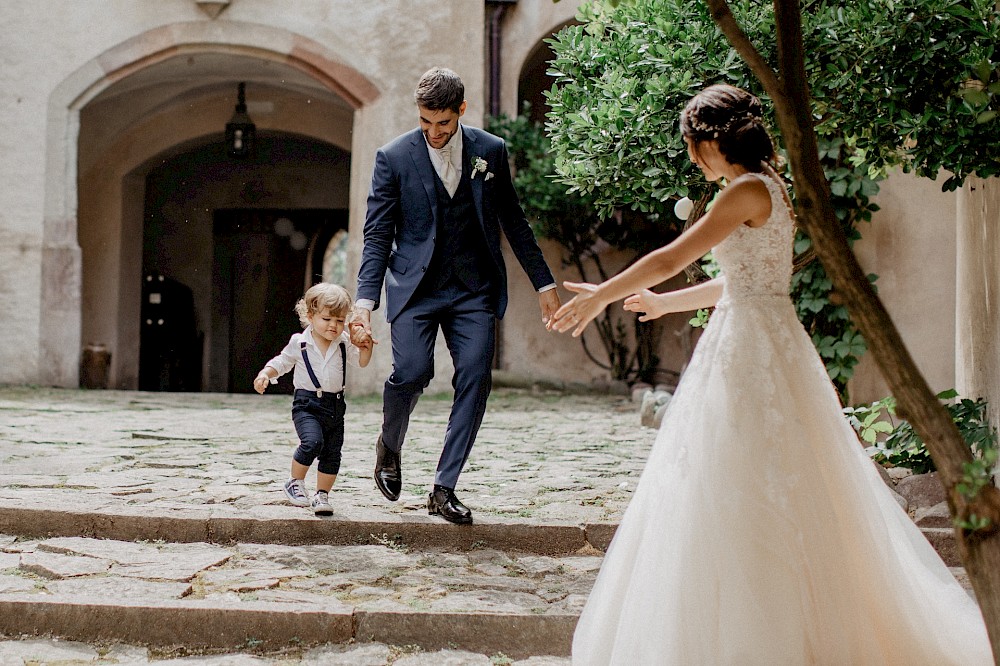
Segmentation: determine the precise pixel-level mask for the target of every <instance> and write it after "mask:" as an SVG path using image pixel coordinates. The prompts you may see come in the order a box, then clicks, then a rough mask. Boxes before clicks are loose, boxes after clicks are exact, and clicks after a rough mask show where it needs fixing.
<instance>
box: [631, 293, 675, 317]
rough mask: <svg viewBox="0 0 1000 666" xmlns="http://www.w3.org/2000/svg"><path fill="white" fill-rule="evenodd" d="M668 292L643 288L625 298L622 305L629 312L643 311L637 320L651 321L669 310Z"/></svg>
mask: <svg viewBox="0 0 1000 666" xmlns="http://www.w3.org/2000/svg"><path fill="white" fill-rule="evenodd" d="M669 300H670V293H669V292H667V293H664V294H657V293H655V292H652V291H650V290H649V289H643V290H642V291H640V292H639V293H638V294H632V295H631V296H629V297H628V298H626V299H625V305H624V306H623V307H624V308H625V309H626V310H628V311H629V312H644V313H645V314H643V315H640V317H639V321H652V320H653V319H658V318H660V317H662V316H663V315H665V314H668V313H669V312H670V308H669V306H668V302H669Z"/></svg>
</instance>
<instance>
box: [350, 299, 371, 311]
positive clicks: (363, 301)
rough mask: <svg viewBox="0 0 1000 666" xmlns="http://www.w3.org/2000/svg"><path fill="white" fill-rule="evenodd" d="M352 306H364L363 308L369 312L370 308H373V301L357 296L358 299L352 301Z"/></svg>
mask: <svg viewBox="0 0 1000 666" xmlns="http://www.w3.org/2000/svg"><path fill="white" fill-rule="evenodd" d="M354 307H355V308H364V309H365V310H368V311H369V312H371V311H372V310H374V309H375V301H373V300H371V299H370V298H359V299H358V300H356V301H354Z"/></svg>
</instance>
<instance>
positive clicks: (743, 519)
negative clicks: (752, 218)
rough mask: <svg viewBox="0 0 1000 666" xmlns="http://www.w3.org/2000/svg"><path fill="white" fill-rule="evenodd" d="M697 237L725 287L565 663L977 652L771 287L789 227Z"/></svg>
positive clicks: (859, 659)
mask: <svg viewBox="0 0 1000 666" xmlns="http://www.w3.org/2000/svg"><path fill="white" fill-rule="evenodd" d="M759 176H760V178H761V180H762V181H763V182H764V183H765V184H766V185H767V187H768V190H769V191H770V193H771V208H772V213H771V216H770V217H769V218H768V221H767V222H766V223H765V224H764V225H762V226H760V227H757V228H750V227H747V226H741V227H740V228H739V229H737V230H736V231H734V232H733V233H732V234H731V235H730V236H729V237H728V238H726V239H725V240H724V241H723V242H722V243H720V244H719V245H718V247H716V248H715V258H716V259H717V260H718V263H719V266H720V267H721V268H722V272H723V274H724V275H725V279H726V286H725V290H724V292H723V296H722V298H721V299H720V301H719V304H718V307H717V308H716V310H715V312H714V313H713V314H712V318H711V320H710V322H709V324H708V327H707V328H706V329H705V331H704V333H703V335H702V337H701V339H700V341H699V342H698V345H697V348H696V350H695V352H694V355H693V356H692V358H691V362H690V364H689V366H688V368H687V370H686V372H685V374H684V377H683V379H682V381H681V383H680V386H679V387H678V389H677V392H676V394H675V396H674V399H673V401H672V402H671V404H670V407H669V408H668V411H667V413H666V414H665V416H664V419H663V423H662V426H661V427H660V431H659V434H658V436H657V438H656V443H655V445H654V446H653V448H652V451H651V452H650V455H649V460H648V461H647V463H646V467H645V470H644V471H643V473H642V477H641V479H640V481H639V484H638V487H637V488H636V491H635V495H634V497H633V498H632V501H631V503H630V504H629V506H628V509H627V510H626V511H625V515H624V517H623V518H622V521H621V526H620V527H619V528H618V531H617V533H616V535H615V538H614V541H613V542H612V544H611V547H610V548H609V549H608V553H607V556H606V557H605V561H604V564H603V567H602V568H601V572H600V574H599V576H598V578H597V582H596V584H595V585H594V588H593V591H592V593H591V595H590V597H589V599H588V601H587V605H586V608H585V609H584V611H583V614H582V616H581V618H580V621H579V623H578V625H577V628H576V634H575V636H574V639H573V664H575V665H577V666H584V665H589V664H600V665H604V664H620V665H622V666H645V665H648V664H670V665H677V666H716V665H727V666H728V665H734V666H737V665H738V666H747V665H751V664H760V665H763V666H784V665H799V664H829V665H831V666H846V665H858V666H876V665H881V664H900V665H906V666H914V665H925V664H926V665H928V666H931V665H933V666H942V665H945V664H955V665H956V666H958V665H961V666H972V665H979V664H992V663H993V661H992V657H991V656H990V654H991V653H990V646H989V642H988V639H987V635H986V629H985V625H984V623H983V620H982V616H981V615H980V612H979V609H978V607H977V606H976V604H975V602H974V601H973V600H972V599H971V598H970V596H969V595H968V594H967V593H966V592H965V591H964V590H963V589H962V588H961V586H960V585H959V584H958V583H957V582H956V580H955V579H954V577H953V576H952V575H951V573H950V572H949V571H948V569H947V567H946V566H945V564H944V563H943V562H942V561H941V559H940V558H939V557H938V555H937V553H936V552H935V551H934V549H933V548H932V547H931V546H930V545H929V544H928V542H927V541H926V539H925V538H924V537H923V535H922V534H921V533H920V530H919V529H918V528H917V527H916V526H915V525H914V524H913V522H912V521H911V520H910V518H909V517H908V516H907V515H906V513H905V512H904V511H903V510H902V509H901V508H900V506H899V505H898V504H897V503H896V501H895V500H894V499H893V497H892V496H891V494H890V492H889V490H888V488H887V487H886V485H885V483H884V482H883V481H882V479H881V478H880V477H879V475H878V472H877V470H876V469H875V468H874V464H873V463H872V462H871V461H870V460H869V459H868V457H867V455H866V454H865V453H864V451H863V449H862V447H861V445H860V444H859V442H858V440H857V438H856V436H855V433H854V431H853V430H852V429H851V427H850V425H849V424H848V423H847V421H846V420H845V419H844V417H843V415H842V413H841V409H840V404H839V402H838V399H837V395H836V393H835V391H834V388H833V386H832V384H831V383H830V381H829V379H828V377H827V374H826V370H825V369H824V367H823V365H822V362H821V361H820V359H819V356H818V355H817V354H816V351H815V349H814V348H813V345H812V343H811V342H810V340H809V337H808V336H807V335H806V333H805V331H804V330H803V328H802V326H801V324H800V323H799V321H798V319H797V318H796V316H795V310H794V306H793V305H792V302H791V299H790V298H789V296H788V291H789V280H790V278H791V266H792V237H793V223H792V219H791V216H790V213H789V209H788V206H787V203H786V201H785V199H784V197H783V195H782V188H781V186H780V185H779V184H778V183H776V182H775V181H773V180H772V179H770V178H768V177H767V176H764V175H760V174H759Z"/></svg>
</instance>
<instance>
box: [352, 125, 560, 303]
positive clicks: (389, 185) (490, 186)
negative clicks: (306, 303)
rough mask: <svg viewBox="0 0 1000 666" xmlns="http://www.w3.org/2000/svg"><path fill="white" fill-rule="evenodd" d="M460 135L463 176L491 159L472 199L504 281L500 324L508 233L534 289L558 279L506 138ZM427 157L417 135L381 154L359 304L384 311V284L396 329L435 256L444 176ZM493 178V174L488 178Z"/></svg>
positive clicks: (472, 132)
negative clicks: (522, 198) (525, 202)
mask: <svg viewBox="0 0 1000 666" xmlns="http://www.w3.org/2000/svg"><path fill="white" fill-rule="evenodd" d="M461 128H462V140H463V142H464V150H463V152H464V154H465V157H464V158H463V163H462V169H463V172H469V171H470V170H471V169H472V168H473V162H474V161H475V160H476V158H482V159H484V160H485V161H486V165H487V166H486V171H485V172H476V173H475V174H474V176H475V177H474V178H473V179H472V196H473V199H474V202H475V208H476V214H477V217H478V218H479V224H480V225H481V227H482V230H483V234H484V236H485V238H486V242H487V245H488V246H489V250H490V255H491V256H492V258H493V261H494V262H495V263H496V274H497V275H499V276H500V284H499V285H497V287H498V288H499V301H498V304H497V317H501V318H502V317H503V314H504V311H505V310H506V308H507V271H506V267H505V266H504V261H503V253H502V252H501V248H500V232H501V230H503V234H504V235H505V236H506V237H507V241H508V242H509V243H510V246H511V249H513V251H514V255H515V256H516V257H517V259H518V261H519V262H520V264H521V266H522V268H524V271H525V273H527V275H528V278H529V279H530V280H531V284H532V285H534V287H535V289H540V288H541V287H544V286H546V285H549V284H552V283H553V282H555V280H554V279H553V277H552V273H551V271H549V268H548V266H547V265H546V264H545V260H544V258H543V257H542V251H541V250H540V249H539V247H538V243H536V242H535V237H534V235H533V234H532V232H531V226H530V225H529V224H528V220H527V219H526V218H525V215H524V211H523V210H522V209H521V204H520V202H519V201H518V198H517V193H516V192H515V191H514V185H513V183H512V182H511V175H510V166H509V163H508V157H507V147H506V145H505V144H504V141H503V139H501V138H499V137H497V136H494V135H492V134H490V133H489V132H485V131H483V130H480V129H476V128H473V127H466V126H464V125H462V126H461ZM427 150H428V149H427V144H426V142H425V140H424V136H423V134H422V133H421V131H420V130H419V129H415V130H413V131H412V132H407V133H406V134H403V135H402V136H400V137H398V138H396V139H395V140H393V141H392V142H390V143H388V144H386V145H385V146H383V147H382V148H380V149H379V150H378V152H377V153H376V154H375V170H374V173H373V174H372V184H371V190H370V191H369V193H368V214H367V217H366V219H365V230H364V234H365V243H364V250H363V251H362V254H361V269H360V271H359V273H358V298H365V299H370V300H372V301H374V302H375V307H376V308H378V306H379V302H380V300H381V294H382V283H383V280H384V281H385V292H386V320H387V321H389V322H392V321H393V320H394V319H395V318H396V316H397V315H399V313H400V312H401V311H402V310H403V309H404V308H405V307H406V305H407V303H409V302H410V299H411V298H412V297H413V294H414V292H415V291H416V290H417V286H418V285H419V284H420V281H421V280H422V279H423V278H424V276H425V275H426V274H427V269H428V267H429V266H430V263H431V257H432V256H433V254H434V243H435V239H436V236H437V227H438V220H439V219H440V215H441V211H439V210H438V197H437V191H436V189H435V184H434V179H435V178H437V174H436V173H435V171H434V165H433V164H431V159H430V156H429V155H428V153H427ZM488 173H492V174H493V175H492V177H490V178H489V179H487V177H486V176H487V174H488Z"/></svg>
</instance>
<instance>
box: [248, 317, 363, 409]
mask: <svg viewBox="0 0 1000 666" xmlns="http://www.w3.org/2000/svg"><path fill="white" fill-rule="evenodd" d="M303 340H304V341H305V343H306V354H307V355H308V356H309V365H311V366H312V369H313V372H315V373H316V379H318V380H319V385H320V389H322V391H323V393H327V392H329V393H337V392H339V391H343V390H344V367H343V365H342V364H341V360H340V343H341V342H343V343H344V347H345V348H346V351H347V361H348V363H350V364H351V365H352V366H354V367H356V368H360V367H361V352H360V351H359V350H358V348H357V347H355V346H354V345H352V344H351V338H350V336H349V335H348V333H347V331H346V330H345V331H344V332H343V333H341V334H340V339H338V340H333V341H332V342H331V343H330V347H329V348H328V349H327V350H326V354H325V355H324V354H321V353H320V351H319V347H317V346H316V340H315V339H314V338H313V331H312V326H308V327H307V328H306V330H304V331H302V332H301V333H294V334H293V335H292V337H291V338H290V339H289V340H288V344H287V345H285V348H284V349H282V350H281V352H280V353H279V354H278V355H277V356H275V357H274V358H272V359H271V360H270V361H268V362H267V363H265V364H264V367H267V366H270V367H272V368H274V371H275V372H277V373H278V377H280V376H281V375H283V374H285V373H286V372H288V371H289V370H291V369H292V368H295V374H293V375H292V384H294V386H295V388H297V389H305V390H306V391H315V390H316V385H315V384H313V381H312V378H311V377H310V376H309V371H308V370H306V364H305V362H304V361H303V360H302V351H301V347H300V343H301V342H302V341H303Z"/></svg>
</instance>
